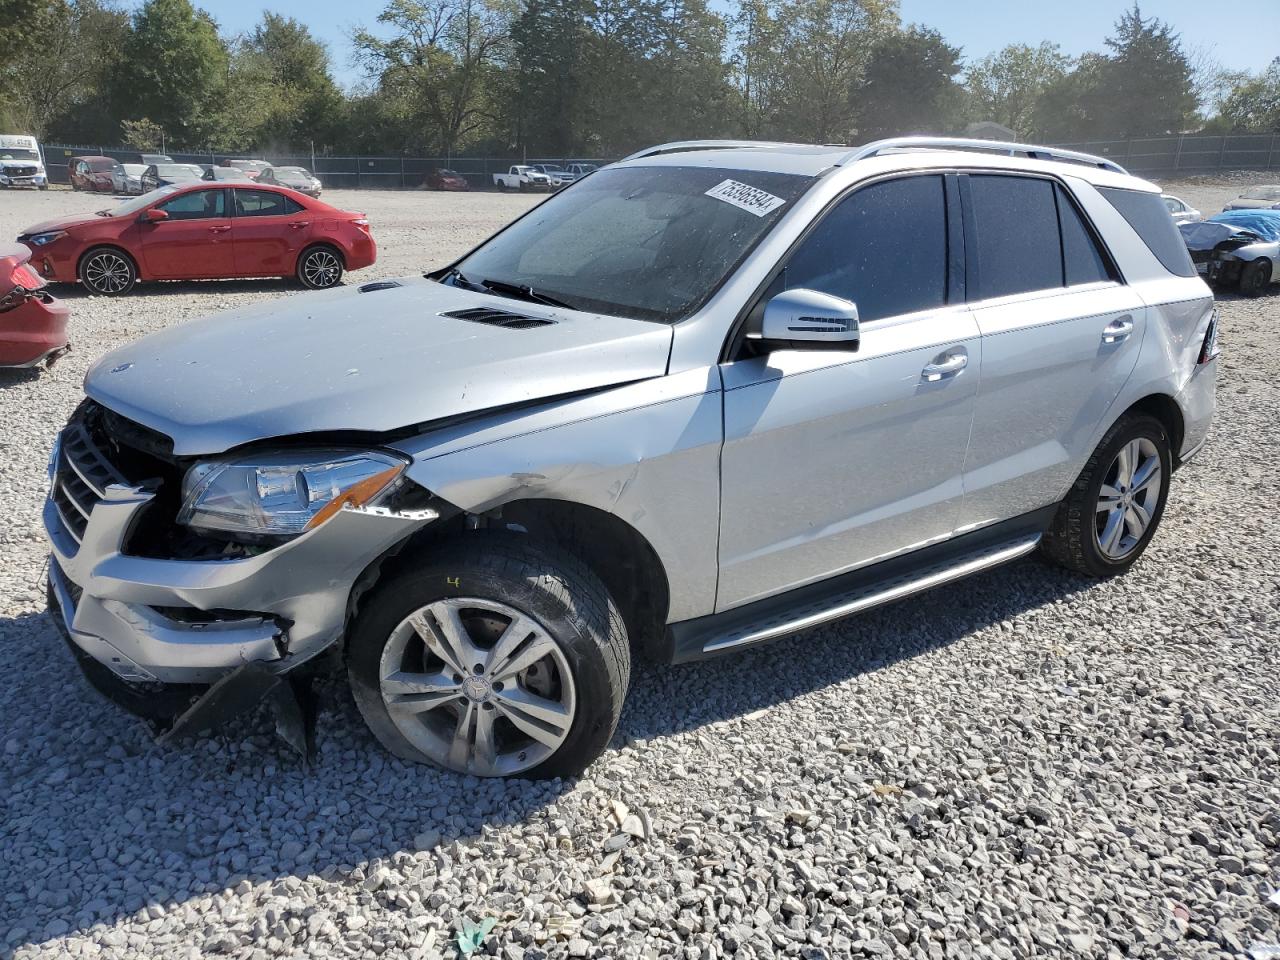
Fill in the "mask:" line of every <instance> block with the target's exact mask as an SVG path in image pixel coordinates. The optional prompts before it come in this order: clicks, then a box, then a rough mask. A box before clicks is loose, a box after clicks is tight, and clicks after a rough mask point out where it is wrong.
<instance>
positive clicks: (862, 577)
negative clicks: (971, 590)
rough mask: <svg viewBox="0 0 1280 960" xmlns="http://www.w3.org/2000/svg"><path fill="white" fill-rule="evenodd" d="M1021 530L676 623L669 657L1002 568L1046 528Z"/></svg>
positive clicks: (811, 623) (758, 638)
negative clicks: (993, 539) (996, 538)
mask: <svg viewBox="0 0 1280 960" xmlns="http://www.w3.org/2000/svg"><path fill="white" fill-rule="evenodd" d="M1038 513H1039V511H1038ZM1051 513H1052V512H1051V511H1050V515H1051ZM1037 519H1038V518H1037ZM999 526H1000V527H1005V524H1000V525H999ZM1019 526H1021V527H1022V529H1021V530H1018V531H1017V533H1016V536H1010V534H1013V533H1014V531H1013V530H1009V529H1007V528H1006V529H1004V530H1002V531H1001V532H1002V533H1004V534H1005V536H1004V537H1001V538H1000V539H999V540H998V541H995V542H993V541H992V539H991V538H990V537H989V536H982V537H975V538H974V539H975V540H976V539H980V540H981V541H983V542H981V543H977V542H973V541H971V540H970V538H969V537H961V538H957V540H956V541H952V542H951V543H946V544H942V545H941V546H940V547H936V548H927V549H925V550H921V551H917V552H916V553H913V554H907V555H906V556H904V557H896V558H894V559H893V560H888V561H885V562H883V563H878V564H875V565H874V566H873V567H869V568H865V569H862V570H855V571H853V572H851V573H847V574H844V575H842V576H839V577H833V578H832V579H830V580H826V581H822V582H820V583H816V584H810V585H808V586H805V587H801V588H798V589H796V590H792V591H789V592H787V593H785V594H782V595H781V596H778V597H769V598H766V599H764V600H759V601H756V602H754V603H749V604H746V605H744V606H742V607H735V608H733V609H730V610H726V611H724V612H723V613H718V614H712V615H711V616H708V617H699V618H698V619H696V620H686V621H684V622H683V623H674V624H671V626H670V627H669V628H668V643H669V644H670V647H669V648H668V651H667V652H668V655H669V657H670V659H671V660H672V662H675V663H680V662H684V661H688V660H700V659H703V658H705V657H710V656H713V655H715V654H719V653H724V652H726V651H729V650H735V649H739V648H741V647H748V646H754V645H755V644H758V643H765V642H766V641H769V640H775V639H777V638H779V637H784V636H787V635H789V634H793V633H798V632H800V631H802V630H809V629H811V628H813V627H816V626H820V625H821V624H824V623H829V622H830V621H832V620H839V619H840V618H841V617H847V616H849V615H850V614H854V613H860V612H861V611H863V610H869V609H871V608H872V607H878V606H880V605H881V604H885V603H892V602H893V601H895V600H901V599H902V598H903V597H907V596H910V595H912V594H915V593H920V592H921V591H924V590H930V589H932V588H933V587H938V586H941V585H942V584H944V583H951V582H952V581H954V580H959V579H961V578H963V577H967V576H970V575H971V574H975V573H978V572H980V571H982V570H989V569H991V568H992V567H998V566H1000V565H1001V564H1004V563H1008V562H1009V561H1011V560H1016V559H1017V558H1018V557H1023V556H1026V555H1027V554H1029V553H1031V552H1032V551H1033V550H1035V548H1036V547H1037V545H1039V543H1040V537H1041V533H1042V531H1043V529H1044V527H1043V525H1041V524H1038V523H1036V524H1034V525H1033V524H1026V523H1025V522H1024V523H1022V524H1019ZM1028 526H1031V529H1027V528H1028Z"/></svg>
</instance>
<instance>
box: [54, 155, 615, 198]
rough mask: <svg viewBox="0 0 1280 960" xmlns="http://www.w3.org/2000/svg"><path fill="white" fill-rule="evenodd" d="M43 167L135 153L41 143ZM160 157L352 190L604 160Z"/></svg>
mask: <svg viewBox="0 0 1280 960" xmlns="http://www.w3.org/2000/svg"><path fill="white" fill-rule="evenodd" d="M43 149H44V163H45V169H46V171H47V172H48V174H49V181H50V182H51V183H69V182H70V177H69V175H68V172H67V170H68V166H69V163H70V160H71V158H72V157H111V158H112V159H113V160H119V161H120V162H121V163H138V162H140V160H139V158H140V156H141V153H140V151H138V150H135V149H132V148H130V147H104V146H84V145H81V146H73V145H70V144H62V143H48V144H45V145H44V148H43ZM166 156H168V157H170V158H172V160H173V162H174V163H199V164H205V165H208V164H222V163H224V162H225V161H226V160H229V159H240V158H242V157H244V158H252V159H256V160H266V161H267V162H268V163H271V164H273V165H275V166H280V167H305V168H307V169H308V170H310V171H311V172H312V173H314V174H315V175H316V176H317V177H319V178H320V180H321V181H322V182H323V183H324V185H325V186H326V187H330V188H333V189H344V190H346V189H352V190H365V189H371V190H378V189H382V190H413V189H419V188H422V187H423V186H425V182H426V178H427V175H428V174H429V173H430V172H431V171H433V170H453V171H454V172H456V173H459V174H461V175H462V176H463V177H465V178H466V180H467V183H468V184H469V185H470V187H471V189H472V190H491V189H493V174H495V173H506V172H507V171H508V170H509V169H510V168H511V165H512V164H516V163H551V164H555V165H557V166H567V165H568V164H570V163H594V164H597V165H600V166H603V165H604V164H606V163H609V162H610V160H609V159H602V158H590V157H574V158H572V159H570V158H564V157H551V158H546V157H530V158H528V159H527V160H526V159H519V158H512V157H325V156H316V157H312V156H310V155H301V154H298V155H282V154H267V155H265V156H263V155H260V154H248V153H232V154H227V153H216V152H215V153H174V152H172V151H171V152H169V153H168V154H166Z"/></svg>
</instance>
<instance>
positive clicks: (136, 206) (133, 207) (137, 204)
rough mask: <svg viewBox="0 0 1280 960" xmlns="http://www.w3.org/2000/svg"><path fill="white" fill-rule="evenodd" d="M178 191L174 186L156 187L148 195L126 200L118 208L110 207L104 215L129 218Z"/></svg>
mask: <svg viewBox="0 0 1280 960" xmlns="http://www.w3.org/2000/svg"><path fill="white" fill-rule="evenodd" d="M178 189H179V188H178V187H175V186H167V187H157V188H156V189H155V190H152V191H151V192H150V193H144V194H143V195H142V196H140V197H134V198H133V199H132V200H126V201H125V202H124V203H122V204H120V206H118V207H112V208H111V209H110V210H108V211H106V215H107V216H109V217H127V216H130V215H131V214H134V213H137V212H138V211H139V210H141V209H142V208H143V207H149V206H151V204H153V203H155V202H156V201H157V200H159V199H160V198H161V197H165V196H168V195H169V194H171V193H175V192H177V190H178Z"/></svg>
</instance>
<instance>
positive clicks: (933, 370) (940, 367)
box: [920, 353, 969, 383]
mask: <svg viewBox="0 0 1280 960" xmlns="http://www.w3.org/2000/svg"><path fill="white" fill-rule="evenodd" d="M968 365H969V355H968V354H967V353H952V354H949V355H948V356H947V358H946V359H945V360H939V361H937V362H936V363H931V364H929V365H928V366H927V367H925V368H924V369H923V370H921V371H920V376H921V377H923V378H924V381H925V383H937V382H938V381H939V380H942V379H943V378H945V377H954V376H955V375H956V374H957V373H959V372H960V371H961V370H963V369H964V368H965V367H967V366H968Z"/></svg>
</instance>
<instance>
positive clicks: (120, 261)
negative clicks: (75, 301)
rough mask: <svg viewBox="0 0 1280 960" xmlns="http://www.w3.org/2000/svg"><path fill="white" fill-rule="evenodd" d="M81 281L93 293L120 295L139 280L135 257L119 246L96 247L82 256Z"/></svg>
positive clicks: (107, 295) (108, 295)
mask: <svg viewBox="0 0 1280 960" xmlns="http://www.w3.org/2000/svg"><path fill="white" fill-rule="evenodd" d="M79 275H80V282H81V283H83V284H84V285H85V287H86V288H87V289H88V290H90V291H91V292H92V293H96V294H99V295H101V296H104V297H118V296H121V295H122V294H126V293H128V292H129V291H130V290H132V289H133V288H134V285H135V284H136V283H137V282H138V268H137V267H136V266H134V263H133V258H132V257H130V256H129V255H128V254H127V253H125V252H124V251H123V250H121V249H119V248H117V247H94V248H93V249H92V250H90V251H89V252H88V253H86V254H85V255H84V256H83V257H81V258H80V269H79Z"/></svg>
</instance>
